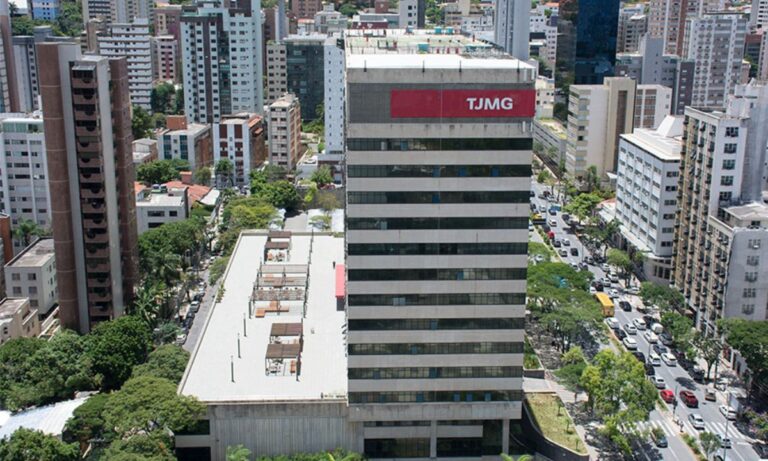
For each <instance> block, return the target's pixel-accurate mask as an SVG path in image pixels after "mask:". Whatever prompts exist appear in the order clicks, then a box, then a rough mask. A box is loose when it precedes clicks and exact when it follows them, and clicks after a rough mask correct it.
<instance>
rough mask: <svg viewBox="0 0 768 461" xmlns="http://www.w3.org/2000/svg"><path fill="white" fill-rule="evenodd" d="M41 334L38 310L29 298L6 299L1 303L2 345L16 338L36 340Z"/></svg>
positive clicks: (0, 331)
mask: <svg viewBox="0 0 768 461" xmlns="http://www.w3.org/2000/svg"><path fill="white" fill-rule="evenodd" d="M39 334H40V321H39V320H38V318H37V309H34V308H32V307H31V306H30V305H29V299H27V298H5V299H4V300H2V301H0V344H3V343H5V342H6V341H9V340H11V339H16V338H36V337H37V336H38V335H39Z"/></svg>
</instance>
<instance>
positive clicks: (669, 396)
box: [659, 389, 675, 403]
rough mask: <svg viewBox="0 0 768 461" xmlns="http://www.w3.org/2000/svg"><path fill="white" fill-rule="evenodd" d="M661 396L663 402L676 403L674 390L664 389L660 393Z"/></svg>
mask: <svg viewBox="0 0 768 461" xmlns="http://www.w3.org/2000/svg"><path fill="white" fill-rule="evenodd" d="M659 396H660V397H661V400H663V401H665V402H667V403H675V393H674V392H673V391H672V389H664V390H662V391H660V392H659Z"/></svg>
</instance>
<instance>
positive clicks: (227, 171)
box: [216, 158, 235, 185]
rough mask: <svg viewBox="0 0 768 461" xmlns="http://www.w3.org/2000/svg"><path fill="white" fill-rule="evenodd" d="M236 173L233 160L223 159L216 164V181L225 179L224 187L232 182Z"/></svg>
mask: <svg viewBox="0 0 768 461" xmlns="http://www.w3.org/2000/svg"><path fill="white" fill-rule="evenodd" d="M234 172H235V166H234V165H233V164H232V161H231V160H229V159H227V158H223V159H221V160H219V161H218V163H216V179H218V178H219V177H222V176H223V177H224V179H225V183H224V185H227V184H229V183H231V182H232V174H233V173H234Z"/></svg>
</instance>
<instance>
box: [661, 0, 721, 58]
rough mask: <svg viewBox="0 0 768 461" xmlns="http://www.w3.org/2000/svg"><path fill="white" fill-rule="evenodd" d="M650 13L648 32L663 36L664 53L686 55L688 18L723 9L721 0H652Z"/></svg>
mask: <svg viewBox="0 0 768 461" xmlns="http://www.w3.org/2000/svg"><path fill="white" fill-rule="evenodd" d="M649 6H650V8H649V14H648V33H649V35H650V36H652V37H656V38H661V39H662V41H663V42H664V54H674V55H678V56H685V54H686V53H685V49H686V48H685V47H684V46H683V37H684V35H685V29H686V22H687V20H688V19H693V18H697V17H699V16H701V15H703V14H704V13H707V12H712V11H718V10H720V9H721V7H720V0H688V1H685V2H683V1H680V0H651V1H650V5H649Z"/></svg>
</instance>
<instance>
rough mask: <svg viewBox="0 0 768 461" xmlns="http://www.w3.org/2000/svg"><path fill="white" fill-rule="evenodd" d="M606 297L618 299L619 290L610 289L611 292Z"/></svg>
mask: <svg viewBox="0 0 768 461" xmlns="http://www.w3.org/2000/svg"><path fill="white" fill-rule="evenodd" d="M608 295H609V296H610V297H611V298H618V297H619V296H620V295H619V290H617V289H616V288H611V290H610V291H609V292H608Z"/></svg>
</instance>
